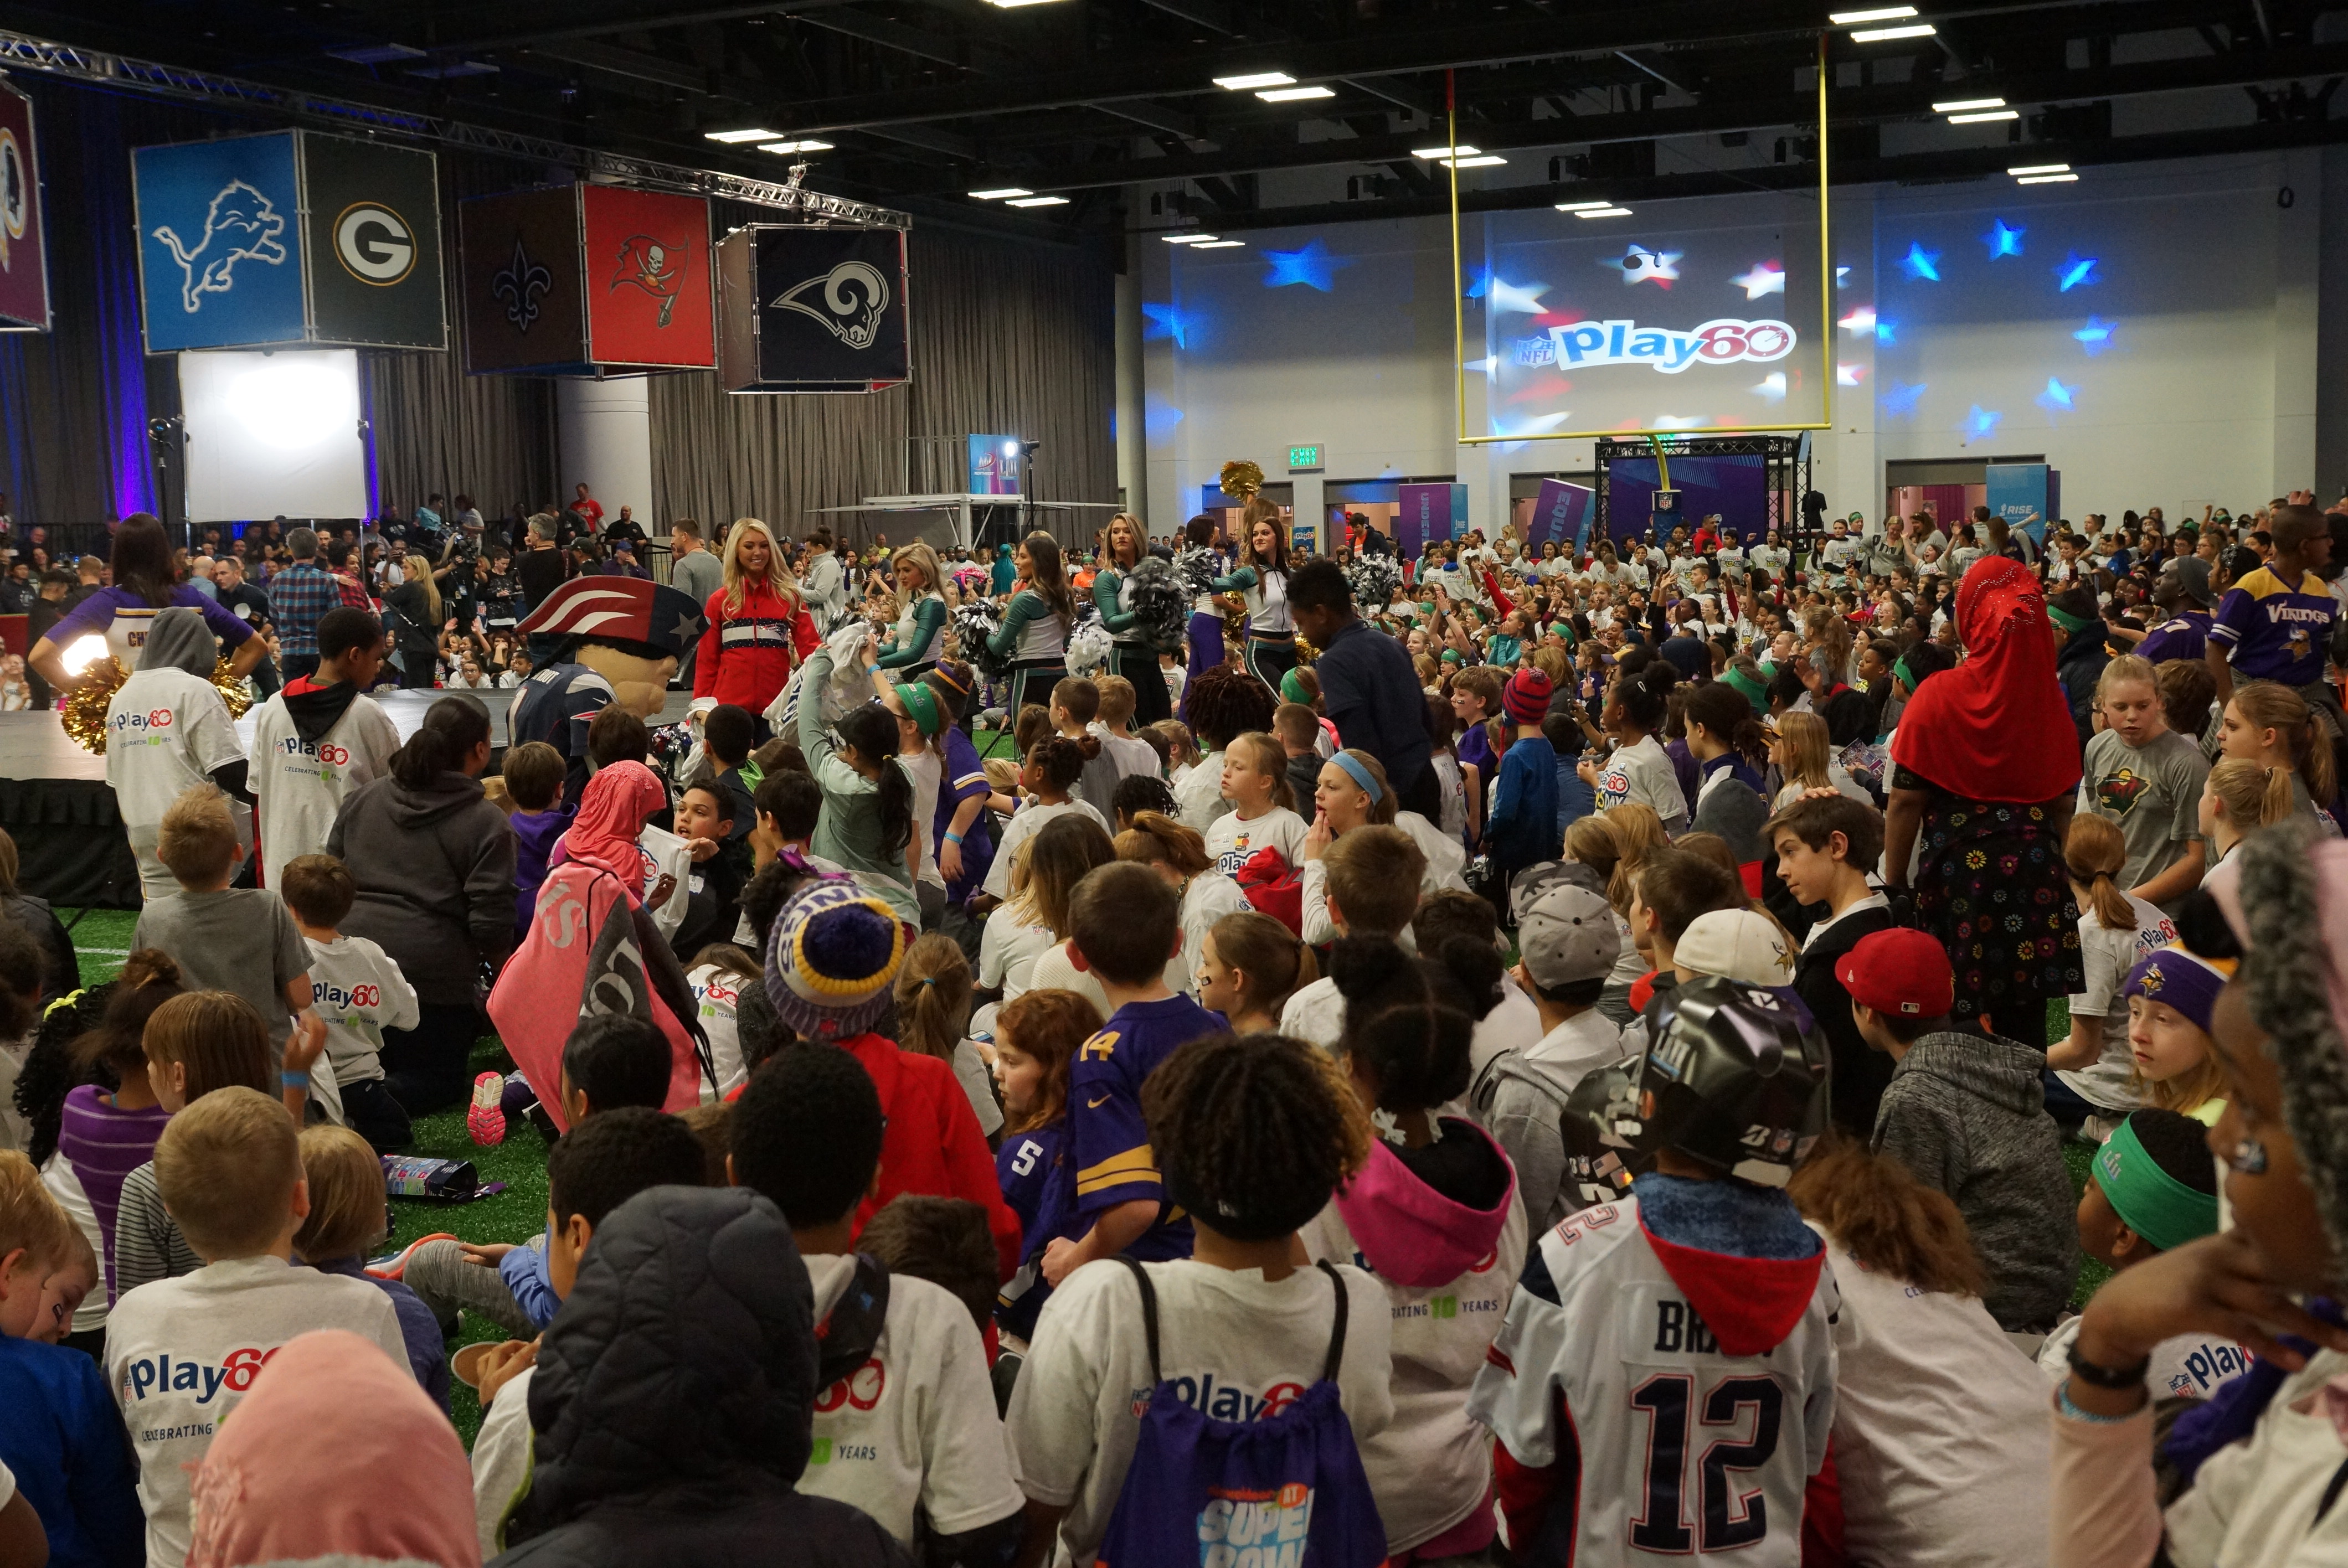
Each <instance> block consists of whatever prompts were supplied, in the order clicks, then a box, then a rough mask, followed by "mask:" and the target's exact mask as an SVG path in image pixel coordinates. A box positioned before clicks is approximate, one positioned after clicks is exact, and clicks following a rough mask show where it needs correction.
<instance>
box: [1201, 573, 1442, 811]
mask: <svg viewBox="0 0 2348 1568" xmlns="http://www.w3.org/2000/svg"><path fill="white" fill-rule="evenodd" d="M1288 609H1289V613H1290V614H1291V615H1292V617H1293V618H1294V620H1295V623H1296V633H1297V635H1298V636H1300V637H1302V638H1303V639H1304V640H1305V641H1307V642H1310V643H1312V644H1313V646H1314V647H1315V648H1318V649H1319V650H1321V658H1320V661H1319V662H1317V663H1316V664H1315V665H1314V666H1313V673H1315V674H1316V675H1318V676H1319V677H1320V680H1321V705H1322V709H1323V712H1326V713H1327V714H1328V716H1329V722H1330V723H1334V724H1335V725H1336V726H1337V743H1338V745H1340V746H1343V747H1347V748H1351V749H1354V750H1359V751H1365V752H1367V753H1370V755H1372V756H1374V757H1375V758H1377V759H1378V765H1379V766H1381V767H1383V768H1385V770H1386V781H1387V782H1388V783H1389V784H1393V785H1394V791H1395V798H1396V799H1397V800H1398V801H1400V802H1401V803H1402V808H1403V809H1404V810H1406V811H1415V812H1416V813H1418V815H1421V816H1423V817H1425V818H1426V819H1427V820H1428V821H1429V822H1439V821H1441V820H1442V817H1443V802H1442V799H1441V796H1440V789H1441V786H1440V784H1438V783H1437V779H1436V776H1435V768H1434V766H1433V764H1432V762H1431V759H1432V758H1433V756H1434V754H1435V743H1434V742H1433V741H1432V740H1431V739H1429V738H1428V735H1427V733H1426V694H1425V692H1424V691H1423V689H1422V688H1421V687H1420V685H1419V683H1418V676H1417V674H1416V672H1415V671H1413V670H1412V669H1411V665H1410V655H1409V654H1408V653H1406V652H1405V651H1403V645H1402V643H1401V642H1400V641H1398V640H1396V639H1395V638H1392V637H1388V636H1387V635H1386V634H1385V633H1384V632H1382V631H1379V630H1375V628H1372V627H1370V626H1367V625H1365V624H1364V623H1363V621H1362V620H1361V618H1360V616H1359V615H1358V614H1357V613H1356V612H1355V610H1354V590H1353V589H1352V587H1351V586H1350V585H1349V584H1347V582H1346V581H1345V574H1344V572H1342V571H1340V570H1338V569H1337V563H1336V562H1334V561H1325V560H1322V561H1309V562H1307V563H1306V564H1304V565H1303V566H1300V567H1298V568H1297V569H1295V570H1294V571H1293V572H1292V573H1290V574H1289V578H1288ZM1194 673H1195V672H1194Z"/></svg>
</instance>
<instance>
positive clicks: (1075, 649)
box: [1068, 616, 1113, 681]
mask: <svg viewBox="0 0 2348 1568" xmlns="http://www.w3.org/2000/svg"><path fill="white" fill-rule="evenodd" d="M1112 641H1113V640H1112V639H1111V638H1110V636H1109V634H1108V628H1107V627H1106V626H1103V625H1102V624H1101V623H1100V618H1099V617H1098V616H1095V617H1094V618H1093V619H1092V620H1087V621H1084V622H1082V623H1080V624H1079V625H1078V626H1077V627H1076V630H1073V631H1071V632H1069V633H1068V673H1069V674H1071V675H1076V676H1081V677H1083V678H1084V679H1085V680H1087V681H1089V680H1091V679H1092V678H1093V677H1094V676H1096V675H1097V674H1099V673H1100V672H1101V671H1104V670H1106V669H1107V668H1108V655H1109V648H1110V645H1111V643H1112Z"/></svg>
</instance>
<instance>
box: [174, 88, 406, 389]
mask: <svg viewBox="0 0 2348 1568" xmlns="http://www.w3.org/2000/svg"><path fill="white" fill-rule="evenodd" d="M130 168H131V183H132V189H133V192H134V195H135V200H136V205H137V212H138V220H139V282H140V290H139V292H140V302H141V306H142V311H141V324H142V326H143V327H144V329H145V332H146V337H147V352H148V353H149V354H170V353H176V352H178V351H180V350H182V349H206V348H256V347H265V346H272V345H277V344H294V343H312V344H329V343H333V344H346V345H350V346H354V347H358V346H365V347H390V348H427V349H438V348H446V347H447V346H448V323H447V320H446V312H445V311H444V309H443V306H442V289H441V272H440V214H439V191H438V179H437V176H436V174H435V162H434V159H433V156H432V155H431V154H430V153H428V152H417V151H412V150H410V149H406V148H399V147H391V146H387V145H384V144H381V143H376V142H367V141H357V140H354V139H352V138H347V137H335V136H324V135H321V134H319V133H317V132H315V131H307V130H286V131H274V132H271V133H268V134H266V135H262V136H246V137H222V138H216V139H213V140H210V141H200V142H180V143H177V144H174V145H167V146H160V147H142V148H137V149H133V150H132V152H131V155H130Z"/></svg>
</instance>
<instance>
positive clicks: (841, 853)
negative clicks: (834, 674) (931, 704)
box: [799, 648, 922, 930]
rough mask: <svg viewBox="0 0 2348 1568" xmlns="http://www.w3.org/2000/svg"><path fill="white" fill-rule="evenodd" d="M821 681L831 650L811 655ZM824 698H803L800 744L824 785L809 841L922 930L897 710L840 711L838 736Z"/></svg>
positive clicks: (909, 786) (873, 706) (871, 705)
mask: <svg viewBox="0 0 2348 1568" xmlns="http://www.w3.org/2000/svg"><path fill="white" fill-rule="evenodd" d="M819 666H820V671H819V672H818V673H811V674H810V675H809V676H808V680H810V681H813V682H818V683H819V685H820V683H821V682H823V681H825V680H827V679H829V677H830V674H831V655H830V652H829V650H826V649H822V648H819V649H817V650H816V651H815V652H814V654H813V655H811V656H810V657H809V658H808V669H809V670H810V671H817V670H818V667H819ZM819 707H820V704H819V703H814V702H802V703H800V704H799V750H800V751H801V752H803V753H806V756H807V760H808V771H809V772H811V773H812V774H815V782H816V784H817V787H819V788H820V789H821V790H822V791H823V812H822V814H821V815H819V817H818V818H817V819H816V827H815V837H814V838H813V839H811V840H809V841H808V848H810V849H812V850H814V851H815V853H816V854H817V855H818V856H820V857H821V858H823V859H825V860H829V861H833V862H835V863H837V864H838V865H840V866H846V867H847V868H848V869H849V870H850V871H851V872H853V873H855V874H856V879H857V880H858V881H859V882H861V883H863V884H864V885H865V886H867V887H869V888H870V889H871V890H872V891H873V892H874V893H876V894H878V895H880V897H882V898H884V899H886V900H887V901H888V904H889V907H890V908H891V909H893V910H895V911H896V913H897V917H898V918H899V919H901V920H903V921H905V922H907V923H908V924H910V925H911V926H912V927H914V928H915V929H916V930H918V929H920V927H921V924H922V907H921V903H920V900H918V899H917V898H915V897H914V896H913V869H914V866H915V865H916V864H917V862H916V857H915V856H914V855H913V854H912V848H913V780H912V777H911V774H907V773H906V772H905V769H904V767H903V765H902V764H900V763H899V762H898V760H897V748H898V746H899V745H900V744H901V742H900V739H899V733H898V729H897V718H896V715H895V714H893V713H891V712H889V710H888V709H886V708H883V707H881V706H880V704H879V703H877V702H868V703H866V704H865V705H864V706H863V707H861V708H855V709H851V710H850V711H849V712H847V713H844V714H842V715H841V716H840V720H839V724H838V726H837V730H838V733H839V739H838V740H837V741H835V740H834V739H833V738H832V735H833V732H832V731H830V730H827V729H825V728H824V724H823V720H822V718H821V717H820V715H819V712H818V709H819Z"/></svg>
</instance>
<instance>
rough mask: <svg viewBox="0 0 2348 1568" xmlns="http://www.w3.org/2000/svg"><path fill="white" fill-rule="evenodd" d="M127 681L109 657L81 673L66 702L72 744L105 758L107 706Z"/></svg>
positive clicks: (127, 676) (120, 668) (67, 731)
mask: <svg viewBox="0 0 2348 1568" xmlns="http://www.w3.org/2000/svg"><path fill="white" fill-rule="evenodd" d="M127 680H129V675H128V674H127V673H126V672H125V671H124V670H123V668H122V666H121V665H120V664H119V663H118V662H117V661H115V660H114V658H113V656H112V655H110V654H101V655H99V657H98V661H97V662H95V663H93V664H92V665H90V667H89V668H88V670H87V671H83V679H82V682H81V684H80V685H78V686H76V687H75V688H74V689H73V691H72V692H71V693H70V694H68V695H67V698H66V705H65V716H64V720H63V723H64V724H65V727H66V733H67V736H69V737H70V738H71V739H72V741H73V743H74V744H76V745H77V746H79V747H80V748H81V749H82V750H83V751H86V752H88V753H90V754H91V755H92V756H98V757H102V756H104V755H106V705H107V704H108V702H112V701H113V700H114V693H115V692H117V691H118V690H120V689H121V686H122V682H125V681H127Z"/></svg>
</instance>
